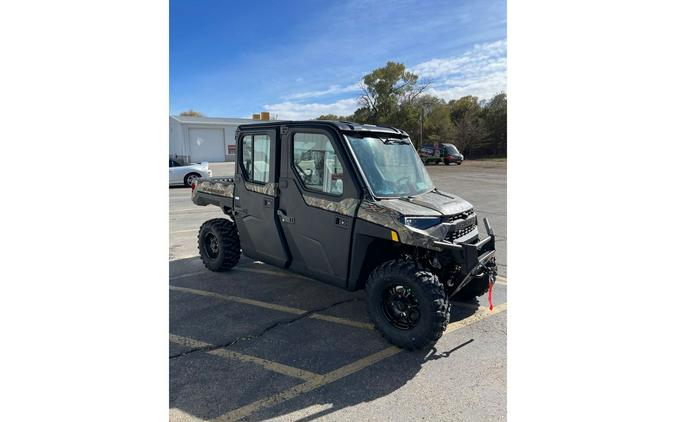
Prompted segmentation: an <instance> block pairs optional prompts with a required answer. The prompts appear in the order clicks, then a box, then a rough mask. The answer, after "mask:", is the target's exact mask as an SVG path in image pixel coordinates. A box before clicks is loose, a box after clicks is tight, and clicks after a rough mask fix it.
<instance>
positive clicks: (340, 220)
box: [335, 217, 349, 229]
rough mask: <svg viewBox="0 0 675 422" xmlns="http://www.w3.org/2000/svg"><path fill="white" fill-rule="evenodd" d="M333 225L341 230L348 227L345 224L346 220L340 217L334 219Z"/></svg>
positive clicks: (347, 224)
mask: <svg viewBox="0 0 675 422" xmlns="http://www.w3.org/2000/svg"><path fill="white" fill-rule="evenodd" d="M335 225H336V226H338V227H340V228H341V229H346V228H347V227H349V223H348V222H347V220H345V219H344V218H341V217H335Z"/></svg>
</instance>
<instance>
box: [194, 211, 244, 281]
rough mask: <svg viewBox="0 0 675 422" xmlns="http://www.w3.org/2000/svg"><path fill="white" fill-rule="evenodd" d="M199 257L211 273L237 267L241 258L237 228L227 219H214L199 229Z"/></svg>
mask: <svg viewBox="0 0 675 422" xmlns="http://www.w3.org/2000/svg"><path fill="white" fill-rule="evenodd" d="M197 239H198V240H199V242H198V245H199V256H200V257H201V259H202V262H203V263H204V266H205V267H206V268H208V269H209V270H211V271H217V272H220V271H226V270H229V269H231V268H232V267H234V266H235V265H237V263H238V262H239V257H240V256H241V246H240V244H239V232H238V231H237V226H235V225H234V223H233V222H232V221H230V220H228V219H225V218H214V219H213V220H209V221H207V222H205V223H204V224H202V226H201V227H200V228H199V236H197Z"/></svg>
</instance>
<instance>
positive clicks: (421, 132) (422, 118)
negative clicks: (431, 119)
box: [417, 107, 424, 149]
mask: <svg viewBox="0 0 675 422" xmlns="http://www.w3.org/2000/svg"><path fill="white" fill-rule="evenodd" d="M421 111H422V112H421V113H420V144H419V145H418V146H417V149H420V148H422V142H423V141H422V139H423V138H422V134H423V130H424V107H422V110H421Z"/></svg>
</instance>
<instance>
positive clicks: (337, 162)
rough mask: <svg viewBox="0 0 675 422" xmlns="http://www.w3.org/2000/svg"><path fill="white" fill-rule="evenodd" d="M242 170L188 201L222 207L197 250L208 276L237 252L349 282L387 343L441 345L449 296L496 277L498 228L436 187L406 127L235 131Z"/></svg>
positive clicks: (317, 124)
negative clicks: (480, 221) (481, 231)
mask: <svg viewBox="0 0 675 422" xmlns="http://www.w3.org/2000/svg"><path fill="white" fill-rule="evenodd" d="M236 141H237V157H236V163H235V173H234V174H233V175H232V176H228V177H215V178H204V179H197V180H194V181H193V183H192V186H191V187H192V201H193V202H194V203H195V204H197V205H201V206H206V205H214V206H217V207H219V208H220V209H222V211H223V213H224V216H223V217H224V218H217V219H213V220H209V221H206V222H205V223H204V224H203V225H202V226H201V228H200V231H199V235H198V248H199V254H200V256H201V259H202V261H203V263H204V265H205V266H206V267H207V268H208V269H210V270H212V271H226V270H228V269H231V268H232V267H234V266H235V265H236V264H237V263H238V262H239V258H240V255H241V254H243V255H245V256H247V257H249V258H252V259H255V260H260V261H263V262H265V263H267V264H270V265H274V266H277V267H280V268H284V269H288V270H290V271H293V272H296V273H299V274H303V275H305V276H309V277H312V278H315V279H318V280H320V281H323V282H326V283H329V284H332V285H335V286H338V287H341V288H344V289H348V290H356V289H363V288H365V289H366V296H367V301H368V312H369V315H370V317H371V319H372V320H373V322H374V324H375V326H376V327H377V329H378V330H379V331H380V332H381V333H382V334H383V335H384V337H385V338H386V339H388V340H389V341H390V342H391V343H393V344H395V345H397V346H400V347H403V348H407V349H421V348H427V347H429V346H431V345H433V344H434V343H435V342H436V341H437V340H438V338H440V336H441V335H442V333H443V331H444V330H445V328H446V326H447V323H448V315H449V309H450V306H451V304H450V299H453V300H457V299H459V300H466V299H475V297H476V296H480V295H483V294H485V293H486V292H487V291H488V290H489V289H491V288H492V285H493V283H494V278H495V275H496V273H497V266H496V263H495V235H494V233H493V231H492V228H491V227H490V224H489V222H488V221H487V219H485V220H484V224H485V226H486V231H487V233H488V235H487V236H486V237H484V238H483V239H480V238H479V235H478V226H477V216H476V213H475V212H474V209H473V206H472V205H471V204H470V203H468V202H467V201H465V200H463V199H461V198H459V197H458V196H457V195H454V194H451V193H447V192H443V191H441V190H439V189H437V188H436V187H435V186H434V184H433V182H432V180H431V178H430V177H429V175H428V173H427V171H426V169H425V168H424V165H423V163H422V161H421V160H420V157H419V156H418V154H417V152H416V151H415V149H414V147H413V146H412V144H411V141H410V137H409V136H408V134H407V133H405V132H404V131H401V130H399V129H395V128H391V127H384V126H373V125H365V124H356V123H351V122H333V121H315V120H313V121H270V122H265V123H259V124H247V125H241V126H239V128H238V130H237V132H236Z"/></svg>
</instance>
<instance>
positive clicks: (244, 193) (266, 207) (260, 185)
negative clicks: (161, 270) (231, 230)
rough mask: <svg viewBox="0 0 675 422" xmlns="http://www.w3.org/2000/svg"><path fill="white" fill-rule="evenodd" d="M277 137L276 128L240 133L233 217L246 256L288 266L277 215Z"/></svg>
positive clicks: (280, 265)
mask: <svg viewBox="0 0 675 422" xmlns="http://www.w3.org/2000/svg"><path fill="white" fill-rule="evenodd" d="M277 140H278V137H277V131H276V130H275V129H269V130H260V131H256V132H250V131H247V132H244V133H241V134H240V135H239V137H238V139H237V145H238V148H237V151H238V152H237V171H236V172H235V188H234V219H235V222H236V223H237V229H238V230H239V239H240V242H241V249H242V252H243V253H244V255H245V256H247V257H249V258H252V259H256V260H260V261H263V262H266V263H268V264H272V265H276V266H279V267H286V266H287V265H288V253H287V250H286V245H285V243H284V239H283V235H282V233H281V227H280V225H279V221H278V219H277V216H276V211H277V209H278V208H279V191H278V181H279V161H278V156H279V143H278V141H277Z"/></svg>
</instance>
